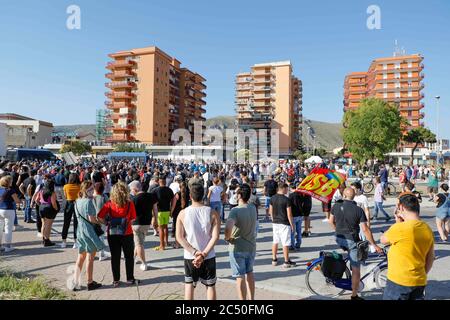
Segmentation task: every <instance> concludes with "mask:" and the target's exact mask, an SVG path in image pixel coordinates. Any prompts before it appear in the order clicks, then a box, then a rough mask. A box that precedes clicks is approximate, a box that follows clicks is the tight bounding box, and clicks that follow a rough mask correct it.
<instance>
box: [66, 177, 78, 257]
mask: <svg viewBox="0 0 450 320" xmlns="http://www.w3.org/2000/svg"><path fill="white" fill-rule="evenodd" d="M63 191H64V198H65V199H66V205H65V208H64V224H63V228H62V232H61V237H62V242H61V248H63V249H64V248H66V246H67V235H68V233H69V228H70V223H71V221H72V217H73V239H74V244H73V248H74V249H77V227H78V219H77V216H76V214H75V201H76V200H77V199H78V193H79V192H80V179H79V178H78V175H77V174H75V173H71V174H70V175H69V182H68V183H67V184H65V185H64V187H63Z"/></svg>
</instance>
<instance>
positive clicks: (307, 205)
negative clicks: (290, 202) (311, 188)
mask: <svg viewBox="0 0 450 320" xmlns="http://www.w3.org/2000/svg"><path fill="white" fill-rule="evenodd" d="M300 197H301V201H302V214H303V215H308V214H310V213H311V209H312V199H311V196H308V195H306V194H300Z"/></svg>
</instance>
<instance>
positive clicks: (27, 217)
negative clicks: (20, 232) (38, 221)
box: [24, 196, 33, 222]
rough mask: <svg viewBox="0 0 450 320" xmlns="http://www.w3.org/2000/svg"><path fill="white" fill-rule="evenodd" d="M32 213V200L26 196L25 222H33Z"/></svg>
mask: <svg viewBox="0 0 450 320" xmlns="http://www.w3.org/2000/svg"><path fill="white" fill-rule="evenodd" d="M32 212H33V209H32V208H31V198H30V197H29V196H25V209H24V215H25V218H24V220H25V222H28V221H31V220H33V217H32V215H31V213H32Z"/></svg>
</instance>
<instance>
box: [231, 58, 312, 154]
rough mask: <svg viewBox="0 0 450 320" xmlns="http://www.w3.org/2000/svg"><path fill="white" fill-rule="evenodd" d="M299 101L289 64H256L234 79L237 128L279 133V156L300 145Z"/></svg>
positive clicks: (299, 91)
mask: <svg viewBox="0 0 450 320" xmlns="http://www.w3.org/2000/svg"><path fill="white" fill-rule="evenodd" d="M302 98H303V94H302V82H301V80H300V79H298V78H296V77H295V76H294V75H293V71H292V64H291V63H290V61H280V62H271V63H263V64H255V65H254V66H252V67H251V71H250V72H246V73H239V74H238V75H237V76H236V113H237V119H236V122H237V127H238V128H239V129H242V130H247V129H255V130H258V129H267V130H268V131H269V130H271V129H278V130H279V133H280V142H279V147H280V154H289V153H291V152H293V151H295V150H296V149H297V147H298V146H299V144H300V142H301V127H302V126H301V124H302V121H303V118H302ZM269 134H270V133H269ZM269 134H268V135H269ZM268 143H270V136H269V137H268Z"/></svg>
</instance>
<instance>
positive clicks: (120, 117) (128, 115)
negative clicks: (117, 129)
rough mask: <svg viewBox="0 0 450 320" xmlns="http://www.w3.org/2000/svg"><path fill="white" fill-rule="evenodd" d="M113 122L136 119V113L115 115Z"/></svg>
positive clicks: (113, 115)
mask: <svg viewBox="0 0 450 320" xmlns="http://www.w3.org/2000/svg"><path fill="white" fill-rule="evenodd" d="M111 119H112V120H119V119H136V114H135V113H113V114H112V115H111Z"/></svg>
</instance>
